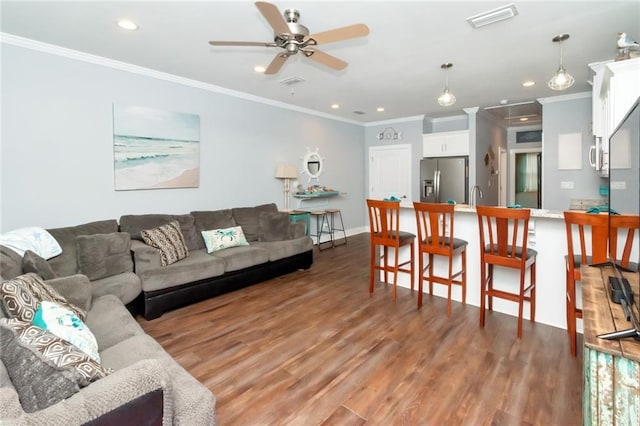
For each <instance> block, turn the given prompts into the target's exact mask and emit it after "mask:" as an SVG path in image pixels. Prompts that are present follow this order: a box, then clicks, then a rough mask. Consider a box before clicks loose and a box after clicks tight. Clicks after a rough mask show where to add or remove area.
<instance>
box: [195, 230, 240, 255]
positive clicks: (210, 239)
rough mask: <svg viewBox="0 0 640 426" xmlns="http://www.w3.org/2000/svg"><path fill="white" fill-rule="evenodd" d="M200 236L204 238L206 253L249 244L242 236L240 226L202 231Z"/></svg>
mask: <svg viewBox="0 0 640 426" xmlns="http://www.w3.org/2000/svg"><path fill="white" fill-rule="evenodd" d="M202 238H203V239H204V244H205V245H206V246H207V253H213V252H214V251H218V250H222V249H226V248H230V247H238V246H248V245H249V243H248V242H247V239H246V238H245V236H244V232H242V227H241V226H233V227H231V228H224V229H212V230H210V231H202Z"/></svg>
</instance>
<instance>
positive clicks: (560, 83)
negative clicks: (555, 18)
mask: <svg viewBox="0 0 640 426" xmlns="http://www.w3.org/2000/svg"><path fill="white" fill-rule="evenodd" d="M568 38H569V34H559V35H557V36H555V37H554V38H553V39H551V40H552V41H553V42H554V43H558V44H559V45H560V66H559V67H558V71H556V73H555V74H554V75H553V77H551V80H549V83H548V84H549V87H550V88H551V89H553V90H565V89H568V88H569V87H571V86H573V82H574V81H575V80H574V79H573V77H572V76H571V74H569V73H568V72H567V70H565V69H564V67H563V66H562V42H563V41H565V40H566V39H568Z"/></svg>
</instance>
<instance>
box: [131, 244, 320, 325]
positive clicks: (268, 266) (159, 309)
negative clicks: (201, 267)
mask: <svg viewBox="0 0 640 426" xmlns="http://www.w3.org/2000/svg"><path fill="white" fill-rule="evenodd" d="M312 264H313V251H312V250H309V251H307V252H304V253H300V254H297V255H294V256H291V257H287V258H284V259H280V260H276V261H274V262H267V263H263V264H261V265H256V266H253V267H250V268H246V269H242V270H240V271H234V272H229V273H226V274H224V275H220V276H217V277H213V278H207V279H204V280H200V281H196V282H192V283H188V284H184V285H181V286H178V287H170V288H166V289H162V290H157V291H149V292H143V295H144V314H143V315H144V318H145V319H147V320H152V319H154V318H158V317H160V316H161V315H162V314H163V313H164V312H166V311H169V310H172V309H176V308H181V307H183V306H187V305H191V304H193V303H196V302H200V301H202V300H205V299H209V298H211V297H215V296H219V295H221V294H224V293H229V292H231V291H234V290H239V289H241V288H244V287H248V286H250V285H253V284H257V283H259V282H262V281H266V280H268V279H271V278H275V277H277V276H280V275H284V274H288V273H290V272H293V271H296V270H299V269H309V268H310V267H311V265H312Z"/></svg>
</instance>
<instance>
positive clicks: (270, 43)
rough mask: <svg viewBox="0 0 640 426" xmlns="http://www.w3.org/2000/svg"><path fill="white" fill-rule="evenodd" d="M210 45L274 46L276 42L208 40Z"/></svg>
mask: <svg viewBox="0 0 640 426" xmlns="http://www.w3.org/2000/svg"><path fill="white" fill-rule="evenodd" d="M209 44H210V45H212V46H262V47H276V46H277V44H275V43H273V42H262V41H210V42H209Z"/></svg>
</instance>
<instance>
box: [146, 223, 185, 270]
mask: <svg viewBox="0 0 640 426" xmlns="http://www.w3.org/2000/svg"><path fill="white" fill-rule="evenodd" d="M140 236H141V237H142V240H143V241H144V242H145V244H148V245H150V246H151V247H154V248H156V249H158V250H160V263H161V265H162V266H167V265H171V264H172V263H176V262H177V261H178V260H180V259H184V258H185V257H187V256H189V250H188V249H187V245H186V243H185V241H184V236H183V235H182V231H181V230H180V224H179V223H178V221H177V220H173V221H171V222H169V223H167V224H164V225H161V226H158V227H157V228H153V229H143V230H142V231H140Z"/></svg>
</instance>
